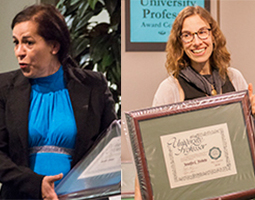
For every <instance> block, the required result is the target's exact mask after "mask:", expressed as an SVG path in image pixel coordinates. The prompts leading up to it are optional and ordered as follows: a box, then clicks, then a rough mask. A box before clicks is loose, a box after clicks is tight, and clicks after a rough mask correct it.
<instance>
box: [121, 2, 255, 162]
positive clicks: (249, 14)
mask: <svg viewBox="0 0 255 200" xmlns="http://www.w3.org/2000/svg"><path fill="white" fill-rule="evenodd" d="M211 2H212V5H211V9H212V10H211V13H212V16H213V17H214V18H215V19H216V20H218V12H219V22H220V27H221V29H222V31H223V33H224V34H225V36H226V38H227V47H228V49H229V51H230V52H231V55H232V61H231V66H233V67H235V68H237V69H239V70H240V71H241V72H242V74H243V75H244V77H245V78H246V80H247V82H251V83H253V85H254V90H255V79H254V78H253V77H254V75H255V66H253V63H254V62H253V58H254V57H255V55H253V54H254V50H253V49H254V46H255V37H254V36H253V35H254V33H255V30H254V29H255V22H254V19H255V1H253V0H221V1H219V2H220V4H219V5H217V1H216V0H213V1H211ZM121 3H122V13H121V17H122V41H121V42H122V43H121V45H122V47H121V48H122V49H121V50H122V52H121V53H122V54H121V62H122V69H121V70H122V74H121V80H122V119H124V112H125V111H131V110H136V109H140V108H146V107H150V106H151V104H152V100H153V96H154V94H155V91H156V89H157V87H158V85H159V83H160V82H161V81H162V80H163V79H165V78H166V77H167V73H166V70H165V67H164V63H165V56H166V54H165V52H126V51H125V5H124V4H125V0H121ZM218 6H219V7H218ZM218 8H219V11H218ZM124 133H126V131H123V138H122V141H123V142H122V160H129V159H131V156H130V151H129V150H128V148H127V144H126V137H125V135H124Z"/></svg>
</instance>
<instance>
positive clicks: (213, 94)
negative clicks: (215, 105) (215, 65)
mask: <svg viewBox="0 0 255 200" xmlns="http://www.w3.org/2000/svg"><path fill="white" fill-rule="evenodd" d="M211 86H212V91H211V94H212V96H215V95H217V91H216V90H215V88H214V86H213V85H212V84H211Z"/></svg>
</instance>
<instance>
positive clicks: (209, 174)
mask: <svg viewBox="0 0 255 200" xmlns="http://www.w3.org/2000/svg"><path fill="white" fill-rule="evenodd" d="M125 115H126V120H127V125H128V130H129V136H130V141H131V145H132V149H133V154H134V159H135V163H136V169H137V172H138V179H139V183H140V189H141V194H142V197H143V199H146V200H152V199H154V200H160V199H219V198H221V199H231V200H233V199H241V198H244V199H248V198H252V197H255V175H254V164H255V162H254V160H255V153H254V149H255V146H254V129H253V118H252V116H251V110H250V101H249V97H248V91H241V92H233V93H228V94H223V95H218V96H214V97H206V98H200V99H196V100H190V101H184V102H181V103H176V104H170V105H165V106H160V107H153V108H148V109H143V110H137V111H131V112H127V113H125Z"/></svg>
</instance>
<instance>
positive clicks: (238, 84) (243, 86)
mask: <svg viewBox="0 0 255 200" xmlns="http://www.w3.org/2000/svg"><path fill="white" fill-rule="evenodd" d="M228 76H229V78H230V80H231V82H232V84H233V86H234V88H235V90H236V91H240V90H247V89H248V84H247V82H246V80H245V79H244V77H243V75H242V73H241V72H240V71H239V70H237V69H235V68H232V67H229V68H228Z"/></svg>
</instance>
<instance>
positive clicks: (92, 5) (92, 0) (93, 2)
mask: <svg viewBox="0 0 255 200" xmlns="http://www.w3.org/2000/svg"><path fill="white" fill-rule="evenodd" d="M88 2H89V5H90V7H91V8H92V9H93V10H95V7H96V4H97V2H98V0H88Z"/></svg>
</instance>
